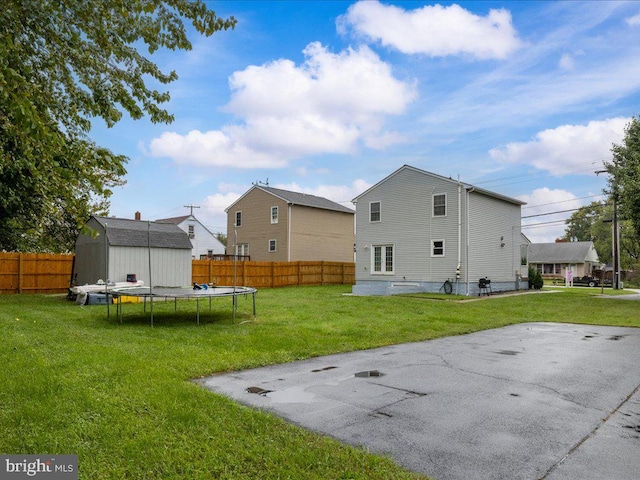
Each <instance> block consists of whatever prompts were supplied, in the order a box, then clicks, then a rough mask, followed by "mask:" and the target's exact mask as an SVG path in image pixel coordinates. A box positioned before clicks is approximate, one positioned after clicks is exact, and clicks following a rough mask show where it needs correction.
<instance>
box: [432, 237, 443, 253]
mask: <svg viewBox="0 0 640 480" xmlns="http://www.w3.org/2000/svg"><path fill="white" fill-rule="evenodd" d="M431 245H432V247H431V256H432V257H444V240H434V241H433V242H432V243H431Z"/></svg>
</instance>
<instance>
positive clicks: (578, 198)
mask: <svg viewBox="0 0 640 480" xmlns="http://www.w3.org/2000/svg"><path fill="white" fill-rule="evenodd" d="M603 195H604V193H597V194H595V195H587V196H585V197H576V198H570V199H569V200H558V201H557V202H549V203H541V204H539V205H527V206H526V207H522V209H523V210H524V209H525V208H536V207H546V206H547V205H556V204H558V203H567V202H573V201H575V200H584V199H585V198H593V197H601V196H603Z"/></svg>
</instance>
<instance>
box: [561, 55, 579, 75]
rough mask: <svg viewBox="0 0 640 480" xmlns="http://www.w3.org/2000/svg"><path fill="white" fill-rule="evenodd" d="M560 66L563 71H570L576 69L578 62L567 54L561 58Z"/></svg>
mask: <svg viewBox="0 0 640 480" xmlns="http://www.w3.org/2000/svg"><path fill="white" fill-rule="evenodd" d="M559 65H560V68H561V69H562V70H569V71H570V70H573V69H574V68H575V66H576V62H575V60H574V59H573V57H572V56H571V55H569V54H568V53H565V54H563V55H562V56H561V57H560V62H559Z"/></svg>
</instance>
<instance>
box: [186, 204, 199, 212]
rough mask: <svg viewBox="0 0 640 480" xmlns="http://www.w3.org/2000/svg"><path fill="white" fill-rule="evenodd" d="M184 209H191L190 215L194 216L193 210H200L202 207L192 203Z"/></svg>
mask: <svg viewBox="0 0 640 480" xmlns="http://www.w3.org/2000/svg"><path fill="white" fill-rule="evenodd" d="M184 208H190V209H191V213H190V215H193V209H194V208H200V205H194V204H192V203H190V204H189V205H185V206H184Z"/></svg>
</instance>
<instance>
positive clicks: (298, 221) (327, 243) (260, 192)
mask: <svg viewBox="0 0 640 480" xmlns="http://www.w3.org/2000/svg"><path fill="white" fill-rule="evenodd" d="M225 211H226V212H227V254H228V255H233V254H236V253H237V254H238V255H249V256H250V257H251V260H252V261H260V262H264V261H276V262H290V261H301V260H309V261H317V260H323V261H335V262H353V242H354V238H355V236H354V214H355V212H354V211H353V210H351V209H350V208H347V207H344V206H342V205H340V204H339V203H336V202H332V201H331V200H328V199H326V198H322V197H317V196H315V195H308V194H306V193H299V192H291V191H288V190H282V189H279V188H273V187H269V186H261V185H254V186H253V187H252V188H251V189H250V190H248V191H247V192H246V193H245V194H244V195H242V196H241V197H240V198H239V199H238V200H237V201H236V202H234V203H233V204H232V205H230V206H229V207H228V208H227V209H226V210H225Z"/></svg>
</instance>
